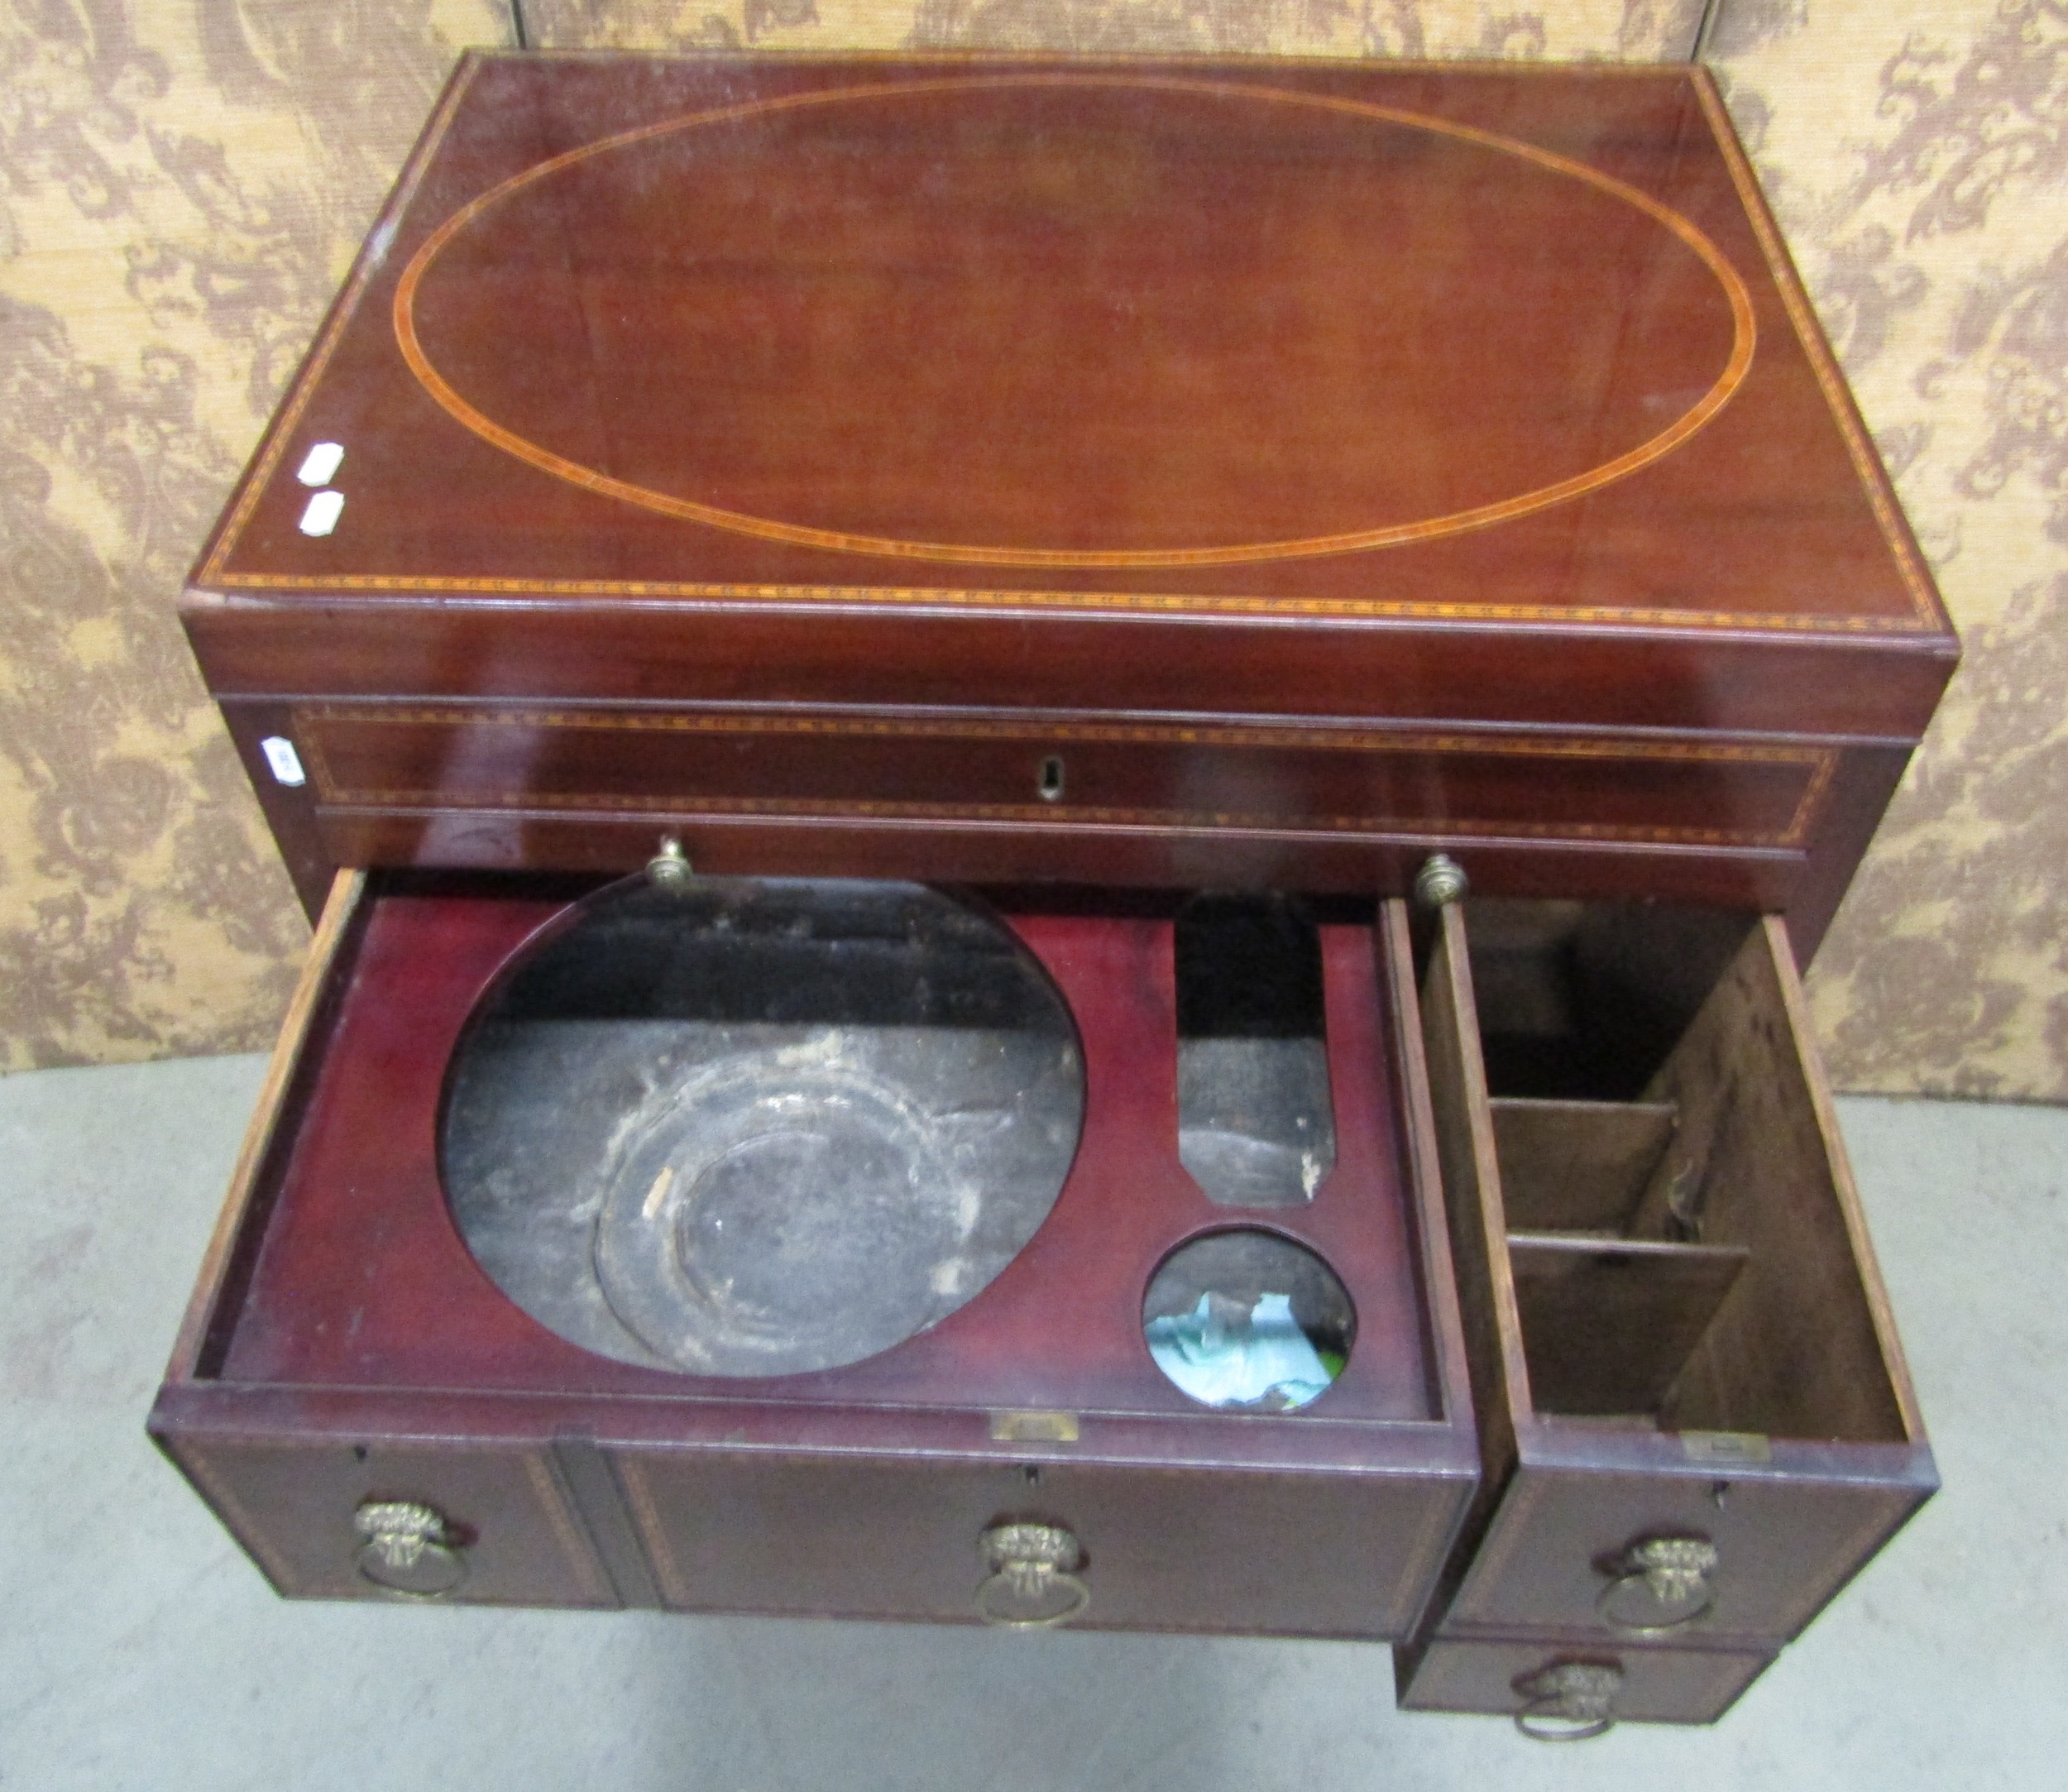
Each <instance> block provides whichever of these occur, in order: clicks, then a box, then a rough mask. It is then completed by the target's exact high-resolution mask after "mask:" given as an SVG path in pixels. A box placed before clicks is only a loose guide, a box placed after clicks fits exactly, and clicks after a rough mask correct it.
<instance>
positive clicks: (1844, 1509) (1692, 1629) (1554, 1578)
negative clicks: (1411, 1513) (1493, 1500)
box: [1452, 1468, 1920, 1641]
mask: <svg viewBox="0 0 2068 1792" xmlns="http://www.w3.org/2000/svg"><path fill="white" fill-rule="evenodd" d="M1919 1498H1920V1495H1919V1494H1918V1493H1916V1492H1913V1491H1908V1490H1904V1489H1901V1488H1897V1489H1890V1488H1846V1487H1835V1486H1815V1485H1803V1484H1802V1483H1787V1482H1778V1481H1754V1480H1738V1481H1726V1480H1722V1479H1718V1480H1715V1481H1711V1480H1707V1479H1704V1478H1698V1477H1692V1476H1688V1477H1678V1478H1669V1477H1667V1476H1663V1475H1661V1476H1656V1477H1645V1476H1642V1475H1632V1474H1616V1473H1599V1474H1566V1473H1553V1472H1551V1471H1549V1470H1544V1469H1529V1468H1525V1469H1523V1470H1522V1471H1521V1472H1520V1473H1519V1474H1518V1475H1517V1476H1516V1477H1515V1480H1514V1481H1513V1482H1512V1483H1510V1487H1509V1490H1508V1493H1507V1495H1506V1498H1505V1499H1504V1500H1503V1501H1502V1503H1501V1510H1500V1512H1499V1513H1498V1514H1497V1515H1496V1517H1495V1519H1494V1523H1493V1527H1492V1529H1491V1531H1489V1532H1488V1533H1487V1536H1486V1541H1485V1542H1484V1543H1482V1545H1480V1549H1479V1552H1478V1555H1477V1557H1476V1558H1475V1560H1474V1561H1473V1564H1472V1573H1471V1574H1470V1576H1469V1577H1468V1578H1467V1580H1466V1583H1465V1585H1464V1588H1463V1589H1462V1592H1461V1593H1459V1595H1458V1602H1457V1603H1456V1605H1455V1606H1454V1607H1453V1608H1452V1616H1453V1619H1455V1620H1457V1621H1460V1622H1472V1623H1482V1622H1496V1623H1509V1624H1533V1625H1534V1624H1543V1625H1557V1626H1560V1627H1566V1628H1581V1629H1588V1630H1593V1631H1598V1632H1599V1633H1601V1635H1603V1636H1614V1635H1616V1629H1615V1627H1614V1624H1613V1623H1612V1622H1611V1616H1612V1615H1613V1610H1614V1596H1612V1595H1611V1587H1613V1586H1615V1585H1616V1583H1617V1582H1618V1580H1619V1579H1621V1578H1622V1577H1625V1576H1627V1575H1629V1574H1630V1573H1631V1572H1632V1569H1631V1564H1630V1550H1632V1548H1633V1547H1634V1546H1635V1545H1639V1544H1640V1543H1642V1542H1644V1540H1646V1539H1648V1538H1652V1537H1660V1536H1674V1537H1682V1536H1692V1537H1697V1538H1702V1539H1705V1540H1707V1541H1708V1542H1709V1543H1710V1544H1711V1545H1713V1546H1714V1548H1715V1550H1716V1567H1715V1568H1714V1569H1712V1570H1711V1572H1710V1573H1709V1574H1707V1577H1706V1579H1707V1588H1708V1591H1709V1593H1710V1595H1711V1604H1710V1606H1709V1608H1708V1610H1707V1612H1703V1613H1702V1614H1701V1615H1700V1616H1698V1617H1689V1618H1687V1619H1686V1620H1685V1621H1684V1622H1679V1623H1676V1624H1673V1626H1672V1627H1671V1630H1670V1631H1668V1632H1666V1633H1665V1634H1668V1635H1671V1636H1702V1635H1709V1634H1714V1635H1718V1636H1759V1637H1772V1638H1774V1639H1775V1640H1777V1641H1778V1640H1780V1639H1783V1638H1785V1637H1788V1636H1793V1634H1794V1633H1795V1632H1796V1631H1798V1630H1800V1629H1801V1628H1802V1626H1803V1625H1804V1624H1806V1623H1807V1622H1809V1620H1810V1619H1811V1618H1812V1617H1813V1616H1815V1615H1816V1612H1817V1609H1818V1608H1820V1607H1821V1605H1822V1604H1823V1603H1824V1602H1825V1601H1826V1599H1828V1598H1830V1597H1831V1594H1832V1593H1835V1592H1836V1591H1837V1590H1838V1588H1840V1587H1841V1585H1843V1584H1844V1583H1845V1579H1846V1578H1847V1577H1848V1576H1849V1575H1850V1574H1852V1573H1853V1572H1854V1570H1855V1569H1857V1568H1859V1567H1860V1564H1862V1563H1864V1562H1865V1560H1867V1559H1868V1558H1869V1556H1870V1555H1873V1554H1874V1551H1875V1550H1878V1549H1879V1548H1880V1547H1881V1545H1883V1544H1884V1542H1886V1541H1887V1540H1888V1537H1889V1536H1891V1534H1893V1532H1894V1531H1895V1530H1896V1529H1897V1527H1898V1526H1900V1525H1901V1524H1902V1522H1903V1520H1904V1519H1905V1518H1907V1517H1908V1516H1909V1515H1910V1512H1912V1509H1913V1508H1914V1507H1916V1505H1917V1503H1918V1501H1919ZM1626 1586H1627V1588H1628V1592H1627V1593H1626V1595H1625V1596H1624V1598H1623V1603H1622V1605H1621V1607H1620V1610H1621V1612H1622V1613H1623V1614H1624V1616H1625V1617H1626V1618H1627V1617H1630V1614H1631V1613H1635V1615H1636V1619H1637V1621H1638V1622H1649V1621H1651V1619H1652V1617H1654V1614H1653V1613H1652V1612H1650V1611H1649V1608H1647V1606H1646V1603H1645V1599H1644V1595H1643V1593H1641V1591H1640V1589H1639V1588H1637V1585H1636V1583H1635V1581H1629V1582H1627V1583H1626ZM1605 1602H1607V1603H1608V1605H1609V1607H1610V1608H1611V1609H1610V1610H1607V1611H1605ZM1692 1603H1693V1602H1692V1601H1691V1600H1683V1601H1681V1602H1679V1603H1678V1605H1675V1606H1673V1607H1671V1608H1666V1609H1665V1610H1664V1611H1663V1612H1661V1613H1659V1614H1657V1615H1658V1616H1660V1617H1673V1616H1674V1615H1676V1614H1677V1613H1678V1612H1680V1611H1682V1610H1684V1609H1685V1608H1687V1606H1688V1605H1690V1604H1692Z"/></svg>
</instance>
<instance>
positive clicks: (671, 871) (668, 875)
mask: <svg viewBox="0 0 2068 1792" xmlns="http://www.w3.org/2000/svg"><path fill="white" fill-rule="evenodd" d="M646 874H647V875H648V876H649V877H650V878H651V879H653V881H654V882H655V883H656V884H659V885H661V886H662V888H663V889H680V888H681V887H682V885H683V884H687V882H688V881H689V878H690V870H689V856H688V855H687V853H685V852H684V851H683V850H682V841H679V840H677V838H676V837H675V836H673V834H663V835H662V836H661V850H659V851H658V852H657V853H655V854H654V855H653V857H652V858H650V859H649V860H647V861H646Z"/></svg>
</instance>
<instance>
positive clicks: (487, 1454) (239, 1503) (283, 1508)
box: [166, 1435, 619, 1606]
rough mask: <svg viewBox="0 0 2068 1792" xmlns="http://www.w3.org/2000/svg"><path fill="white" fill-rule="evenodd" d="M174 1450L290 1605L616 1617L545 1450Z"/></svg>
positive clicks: (229, 1446) (214, 1444)
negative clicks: (394, 1601) (525, 1610)
mask: <svg viewBox="0 0 2068 1792" xmlns="http://www.w3.org/2000/svg"><path fill="white" fill-rule="evenodd" d="M166 1448H167V1449H168V1451H169V1452H170V1454H171V1455H172V1457H173V1458H174V1459H175V1461H176V1462H177V1463H178V1464H180V1467H181V1468H182V1469H184V1471H185V1472H186V1473H187V1475H188V1477H189V1479H190V1480H192V1481H193V1482H194V1485H195V1486H196V1487H197V1488H199V1490H200V1492H201V1493H202V1494H203V1497H205V1498H206V1499H207V1500H208V1503H209V1504H210V1505H211V1506H212V1507H214V1508H215V1511H216V1513H217V1515H218V1516H219V1517H220V1518H221V1519H222V1520H223V1523H224V1524H226V1525H227V1526H228V1527H229V1528H230V1530H231V1531H232V1532H233V1533H234V1534H235V1535H236V1536H237V1539H238V1540H239V1541H240V1542H242V1544H243V1545H244V1546H245V1548H246V1549H247V1550H249V1551H250V1552H251V1555H252V1557H253V1559H254V1560H256V1561H257V1562H258V1564H259V1565H260V1566H261V1568H263V1569H265V1570H266V1574H267V1576H268V1577H269V1578H270V1579H271V1580H272V1582H273V1583H274V1584H275V1586H276V1587H278V1588H279V1589H280V1591H281V1592H282V1593H288V1594H290V1595H293V1596H295V1597H299V1598H328V1599H382V1598H409V1599H424V1598H434V1599H438V1600H443V1601H454V1602H462V1603H472V1604H486V1605H560V1606H615V1605H616V1604H617V1603H619V1601H618V1598H617V1597H616V1595H615V1593H614V1592H613V1590H612V1588H611V1586H610V1582H609V1580H608V1579H606V1575H605V1573H604V1571H603V1569H602V1566H601V1564H600V1563H599V1561H598V1560H597V1559H596V1555H595V1553H594V1551H593V1550H592V1548H591V1545H590V1542H589V1540H588V1537H587V1535H586V1531H584V1529H583V1526H582V1522H581V1521H580V1519H579V1517H578V1516H577V1514H576V1512H575V1509H574V1507H573V1505H572V1502H571V1501H570V1499H569V1497H568V1496H567V1493H566V1491H565V1490H564V1489H563V1488H562V1486H561V1484H560V1483H559V1480H558V1477H557V1476H556V1474H555V1473H554V1471H553V1466H552V1464H551V1463H550V1462H549V1460H548V1456H547V1454H546V1453H545V1451H544V1450H543V1449H538V1448H531V1449H527V1448H524V1447H523V1446H521V1445H476V1444H466V1443H457V1442H448V1443H442V1444H439V1445H436V1446H435V1447H433V1446H425V1445H409V1446H400V1447H391V1446H389V1445H380V1444H376V1445H347V1444H343V1443H331V1442H323V1441H303V1440H278V1441H275V1440H266V1441H263V1442H261V1441H254V1440H251V1439H249V1438H242V1437H240V1438H236V1439H218V1438H213V1437H208V1436H195V1435H184V1436H176V1437H174V1438H171V1439H170V1440H167V1443H166Z"/></svg>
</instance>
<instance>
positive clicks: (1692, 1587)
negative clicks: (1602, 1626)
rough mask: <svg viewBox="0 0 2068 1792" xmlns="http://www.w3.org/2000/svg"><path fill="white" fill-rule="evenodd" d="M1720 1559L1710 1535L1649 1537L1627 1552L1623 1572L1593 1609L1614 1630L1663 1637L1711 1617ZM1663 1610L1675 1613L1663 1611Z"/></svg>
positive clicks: (1635, 1634) (1612, 1580)
mask: <svg viewBox="0 0 2068 1792" xmlns="http://www.w3.org/2000/svg"><path fill="white" fill-rule="evenodd" d="M1716 1560H1717V1557H1716V1545H1714V1544H1713V1543H1711V1542H1710V1541H1709V1540H1708V1539H1707V1537H1647V1538H1645V1539H1644V1540H1643V1541H1642V1542H1640V1543H1634V1544H1632V1545H1630V1548H1629V1549H1628V1550H1625V1552H1624V1555H1623V1564H1622V1568H1623V1571H1622V1572H1621V1573H1620V1574H1617V1575H1616V1577H1615V1578H1614V1579H1611V1581H1610V1582H1609V1584H1607V1585H1606V1587H1604V1588H1602V1589H1601V1597H1600V1598H1598V1599H1596V1601H1595V1602H1594V1608H1595V1610H1596V1611H1597V1612H1600V1613H1601V1619H1602V1622H1605V1623H1606V1624H1607V1626H1608V1627H1609V1628H1610V1629H1611V1630H1615V1631H1621V1632H1622V1633H1623V1634H1624V1635H1625V1636H1666V1635H1668V1634H1669V1633H1670V1632H1672V1631H1678V1630H1685V1629H1686V1628H1687V1627H1688V1626H1689V1625H1690V1624H1692V1623H1694V1622H1696V1621H1697V1619H1700V1618H1703V1617H1707V1616H1708V1615H1709V1612H1710V1610H1711V1608H1712V1607H1713V1606H1714V1605H1715V1604H1716V1588H1714V1587H1713V1586H1712V1585H1711V1584H1710V1579H1709V1577H1710V1576H1711V1574H1714V1573H1715V1572H1716ZM1638 1588H1643V1589H1644V1591H1643V1600H1644V1605H1643V1607H1642V1608H1640V1607H1639V1604H1638V1593H1637V1589H1638ZM1676 1608H1679V1609H1676ZM1660 1612H1672V1613H1673V1615H1672V1616H1671V1617H1660V1616H1659V1615H1658V1614H1659V1613H1660Z"/></svg>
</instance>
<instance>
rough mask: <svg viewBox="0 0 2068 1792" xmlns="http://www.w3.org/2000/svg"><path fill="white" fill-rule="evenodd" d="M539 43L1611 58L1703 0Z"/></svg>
mask: <svg viewBox="0 0 2068 1792" xmlns="http://www.w3.org/2000/svg"><path fill="white" fill-rule="evenodd" d="M519 5H520V7H521V10H522V12H523V15H524V26H525V36H526V39H527V41H529V42H530V43H531V44H533V45H534V46H537V47H539V48H541V49H548V50H551V49H561V50H569V49H578V50H601V49H628V50H634V49H636V50H645V49H656V48H671V49H690V48H700V49H735V48H742V49H744V48H745V47H748V46H753V47H754V48H755V49H759V50H897V49H901V48H904V47H907V46H909V47H912V48H915V49H920V50H1075V51H1079V52H1087V53H1096V52H1105V53H1114V52H1121V53H1125V52H1127V51H1158V52H1171V51H1176V52H1184V51H1191V52H1194V53H1198V54H1205V53H1207V52H1209V51H1214V50H1218V51H1221V52H1223V53H1224V54H1232V55H1266V54H1268V55H1309V56H1438V57H1449V56H1522V57H1545V58H1549V59H1552V60H1570V59H1572V58H1574V57H1579V56H1616V57H1620V58H1623V59H1625V60H1629V61H1633V62H1643V61H1670V60H1678V59H1681V58H1684V57H1686V56H1687V55H1690V54H1691V53H1692V50H1693V48H1694V41H1695V32H1696V30H1697V27H1698V26H1700V24H1701V22H1702V7H1703V0H1513V3H1503V0H519Z"/></svg>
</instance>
